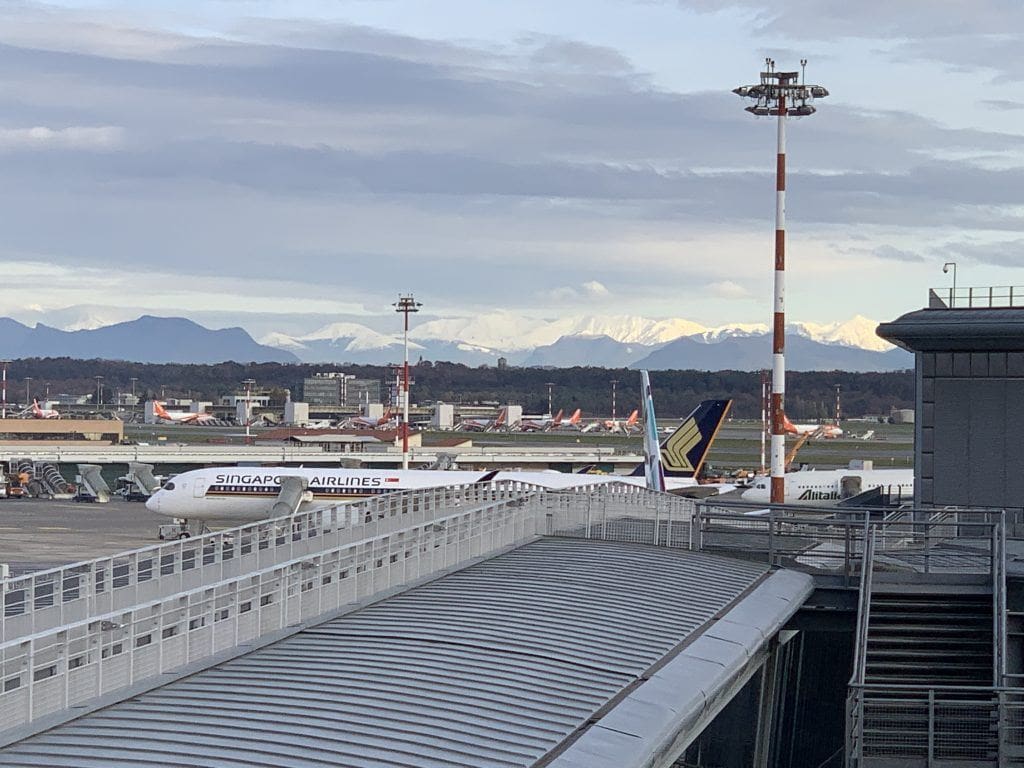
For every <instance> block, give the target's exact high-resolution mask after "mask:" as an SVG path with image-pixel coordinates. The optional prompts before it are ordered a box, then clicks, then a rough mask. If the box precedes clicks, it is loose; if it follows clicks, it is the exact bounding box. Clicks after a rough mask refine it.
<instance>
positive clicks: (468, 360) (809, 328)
mask: <svg viewBox="0 0 1024 768" xmlns="http://www.w3.org/2000/svg"><path fill="white" fill-rule="evenodd" d="M389 319H390V318H389ZM394 324H395V323H394V321H393V320H392V321H391V323H389V325H392V326H393V325H394ZM876 326H877V323H876V322H875V321H873V320H869V319H868V318H866V317H862V316H860V315H858V316H856V317H853V318H850V319H849V320H846V321H843V322H836V323H829V324H823V323H810V322H794V323H791V324H789V325H788V326H787V335H789V336H794V337H798V338H801V337H802V338H805V339H807V340H809V341H811V342H815V343H816V344H820V345H824V346H826V347H837V346H838V347H845V348H848V349H849V350H850V354H845V355H844V354H843V353H842V352H841V350H834V349H833V350H831V351H830V350H828V349H826V350H817V351H816V352H815V353H814V354H810V353H809V352H808V353H807V358H808V360H813V361H817V362H821V363H822V364H825V362H824V361H826V360H828V361H833V362H834V364H835V366H836V367H842V364H843V361H846V360H848V361H849V364H850V365H851V366H856V368H857V369H865V367H867V368H869V369H877V370H887V369H889V368H892V367H893V366H894V365H895V363H894V362H893V361H897V358H899V360H898V361H897V362H899V363H902V362H905V361H904V360H903V358H901V357H900V356H899V355H889V356H888V357H887V358H885V360H882V358H878V359H877V360H876V359H875V358H873V357H872V356H871V354H867V355H866V356H865V355H855V354H853V351H854V350H856V351H862V352H868V353H874V354H881V353H883V352H887V351H891V350H892V349H893V348H892V347H891V346H890V345H889V344H887V343H886V342H884V341H882V340H881V339H879V338H878V337H877V336H876V335H875V333H874V330H875V327H876ZM379 327H383V326H382V325H381V326H379ZM767 333H768V327H767V325H765V324H763V323H730V324H726V325H721V326H717V327H707V326H704V325H701V324H700V323H696V322H694V321H692V320H686V319H683V318H668V319H657V320H656V319H650V318H645V317H641V316H637V315H574V316H568V317H564V318H558V319H554V320H544V319H539V318H534V317H526V316H521V315H515V314H512V313H507V312H493V313H490V314H486V315H481V316H476V317H451V318H434V319H430V320H427V321H426V322H421V323H419V324H418V325H416V326H415V327H414V328H413V329H411V330H410V334H409V335H410V345H409V346H410V356H411V357H412V358H413V359H417V358H423V359H425V360H445V361H449V362H460V363H465V364H467V365H481V364H493V363H495V362H496V361H497V359H498V358H499V357H506V358H507V359H508V360H509V362H511V363H512V364H513V365H556V366H557V365H562V366H568V365H581V364H589V365H597V366H606V367H612V366H624V365H632V364H634V363H637V362H639V361H641V360H644V359H647V358H648V357H649V356H650V355H652V354H653V353H655V352H657V351H658V350H659V349H661V348H663V347H666V345H671V344H672V343H673V342H678V341H680V340H687V341H688V342H690V343H691V344H704V345H720V344H722V343H723V342H727V341H731V340H736V339H750V340H751V341H753V340H754V339H755V338H757V337H763V336H765V335H766V334H767ZM260 341H261V343H263V344H265V345H268V346H275V347H278V348H280V349H284V350H287V351H289V352H292V353H294V354H295V355H297V356H298V357H300V358H301V359H302V360H304V361H307V362H349V363H387V362H396V361H398V360H400V359H401V356H402V348H401V345H402V337H401V334H397V333H396V334H388V333H381V332H380V331H377V330H374V329H373V328H370V327H369V326H368V325H363V324H361V323H354V322H345V323H333V324H330V325H327V326H325V327H323V328H320V329H318V330H316V331H314V332H312V333H309V334H305V335H300V336H289V335H287V334H281V333H272V334H269V335H267V336H264V337H263V338H262V339H260ZM749 346H750V345H747V346H744V347H742V348H743V349H747V347H749ZM676 348H677V349H684V348H685V349H688V350H693V349H694V348H693V347H689V346H678V345H677V347H676ZM750 348H751V349H756V348H758V347H757V344H754V346H753V347H750ZM730 349H731V347H730ZM737 349H739V348H737ZM725 352H726V348H725V347H723V348H722V349H720V350H716V351H714V352H713V351H712V350H710V349H709V350H707V351H706V353H704V352H700V351H699V350H697V352H696V353H693V352H691V353H688V354H687V355H686V356H685V357H686V358H687V359H688V360H691V361H692V364H693V365H700V361H701V360H706V361H707V364H716V365H717V364H718V361H719V358H720V357H721V355H722V354H725ZM720 353H721V354H720ZM671 357H672V355H671V353H666V354H665V355H661V356H659V357H655V358H654V359H656V360H658V361H661V363H660V364H664V361H665V360H669V359H671ZM872 361H875V362H872ZM738 363H739V361H737V364H738ZM679 364H680V365H685V364H687V363H685V362H684V361H682V360H680V361H679ZM750 364H752V363H750V362H749V361H748V360H747V359H746V356H744V362H743V365H744V366H748V365H750ZM873 366H874V368H872V367H873Z"/></svg>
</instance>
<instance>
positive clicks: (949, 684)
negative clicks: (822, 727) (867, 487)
mask: <svg viewBox="0 0 1024 768" xmlns="http://www.w3.org/2000/svg"><path fill="white" fill-rule="evenodd" d="M990 528H991V530H990V533H991V543H990V548H989V557H988V568H987V571H988V572H987V573H985V574H983V575H984V576H985V577H987V578H984V579H983V580H982V581H981V582H979V581H978V579H977V578H976V575H977V571H975V572H974V574H975V578H974V579H971V578H970V577H969V574H966V573H965V574H964V578H963V580H962V582H961V583H959V584H957V583H954V582H955V581H956V579H953V580H952V582H951V580H950V578H949V576H950V574H949V573H947V574H945V576H946V578H945V579H938V578H936V577H935V576H934V575H933V576H930V577H929V576H928V575H927V574H923V576H924V577H923V578H922V574H920V573H919V574H917V578H908V576H907V575H906V574H902V575H901V574H888V573H886V574H876V573H875V570H876V567H877V566H876V563H875V546H876V542H875V536H874V535H873V534H872V535H870V536H869V537H867V538H866V546H865V557H864V561H863V563H864V565H863V568H864V570H863V572H862V577H861V593H860V607H859V611H858V625H857V640H856V651H855V663H854V671H853V677H852V679H851V681H850V693H849V696H848V699H847V742H846V743H847V747H846V765H847V766H850V768H897V767H898V768H917V767H918V766H920V768H996V767H997V766H1011V765H1012V766H1024V751H1022V747H1024V744H1022V741H1024V739H1022V736H1024V731H1022V728H1021V726H1022V716H1024V697H1021V695H1020V689H1013V688H1009V687H1006V680H1007V676H1006V651H1005V648H1006V578H1005V548H1004V536H1005V529H1004V525H1003V521H1002V519H1001V517H1000V518H999V519H998V520H994V521H993V522H992V523H991V526H990ZM974 533H975V534H977V531H975V532H974ZM879 577H882V578H881V579H880V578H879ZM886 577H887V578H886Z"/></svg>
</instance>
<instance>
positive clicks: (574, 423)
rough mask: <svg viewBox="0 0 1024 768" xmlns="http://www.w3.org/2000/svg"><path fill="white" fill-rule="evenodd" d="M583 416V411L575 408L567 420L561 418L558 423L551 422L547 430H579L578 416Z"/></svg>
mask: <svg viewBox="0 0 1024 768" xmlns="http://www.w3.org/2000/svg"><path fill="white" fill-rule="evenodd" d="M582 416H583V411H581V410H580V409H579V408H577V409H576V410H575V411H573V412H572V416H570V417H569V418H568V420H565V419H563V420H561V421H560V422H559V423H558V424H552V425H551V426H550V427H549V428H548V431H549V432H561V431H565V430H573V431H579V428H580V418H581V417H582Z"/></svg>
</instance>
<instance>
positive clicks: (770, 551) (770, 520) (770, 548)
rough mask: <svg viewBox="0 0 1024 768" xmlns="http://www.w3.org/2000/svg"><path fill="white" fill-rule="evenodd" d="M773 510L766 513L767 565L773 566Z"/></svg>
mask: <svg viewBox="0 0 1024 768" xmlns="http://www.w3.org/2000/svg"><path fill="white" fill-rule="evenodd" d="M774 534H775V510H774V509H773V510H772V511H771V512H769V513H768V565H775V536H774Z"/></svg>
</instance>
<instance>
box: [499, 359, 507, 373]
mask: <svg viewBox="0 0 1024 768" xmlns="http://www.w3.org/2000/svg"><path fill="white" fill-rule="evenodd" d="M498 368H499V369H501V370H504V369H505V368H508V358H507V357H499V358H498Z"/></svg>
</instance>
